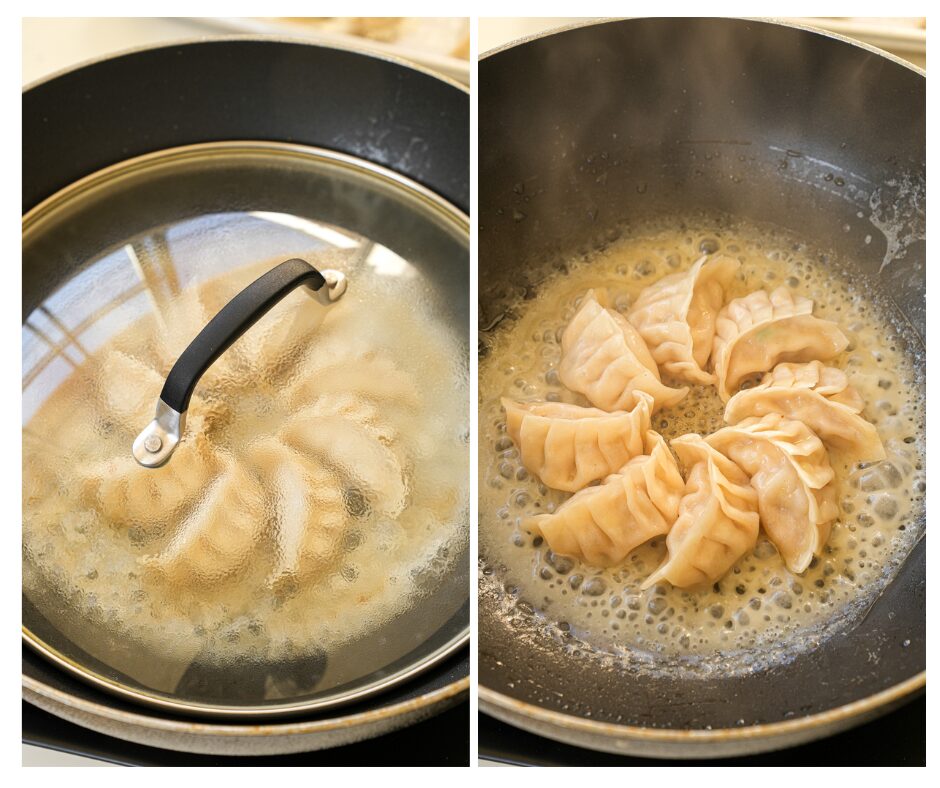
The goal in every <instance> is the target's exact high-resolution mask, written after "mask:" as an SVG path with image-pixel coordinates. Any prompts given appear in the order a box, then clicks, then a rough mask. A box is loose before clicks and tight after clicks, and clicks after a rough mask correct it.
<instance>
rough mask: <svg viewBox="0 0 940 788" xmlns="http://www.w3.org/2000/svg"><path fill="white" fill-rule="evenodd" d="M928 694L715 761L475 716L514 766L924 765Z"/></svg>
mask: <svg viewBox="0 0 940 788" xmlns="http://www.w3.org/2000/svg"><path fill="white" fill-rule="evenodd" d="M926 731H927V699H926V695H921V696H920V697H919V698H916V699H915V700H912V701H911V702H910V703H908V704H906V705H905V706H902V707H901V708H899V709H896V710H895V711H893V712H891V713H890V714H886V715H884V716H883V717H879V718H878V719H876V720H873V721H871V722H869V723H866V724H865V725H861V726H859V727H858V728H853V729H852V730H849V731H845V732H844V733H840V734H837V735H835V736H831V737H829V738H827V739H821V740H820V741H816V742H811V743H809V744H804V745H802V746H800V747H791V748H790V749H786V750H780V751H778V752H769V753H764V754H762V755H751V756H747V757H743V758H725V759H719V760H694V761H666V760H657V759H652V758H631V757H626V756H622V755H611V754H608V753H602V752H594V751H593V750H584V749H581V748H580V747H572V746H570V745H567V744H561V743H559V742H556V741H552V740H551V739H543V738H541V737H539V736H535V735H534V734H531V733H527V732H526V731H523V730H520V729H519V728H515V727H513V726H511V725H506V724H505V723H502V722H499V721H498V720H496V719H494V718H492V717H489V716H487V715H485V714H480V718H479V743H480V758H481V759H484V760H488V761H498V762H501V763H505V764H512V765H517V766H660V765H672V766H707V765H715V766H924V765H926V763H927V733H926Z"/></svg>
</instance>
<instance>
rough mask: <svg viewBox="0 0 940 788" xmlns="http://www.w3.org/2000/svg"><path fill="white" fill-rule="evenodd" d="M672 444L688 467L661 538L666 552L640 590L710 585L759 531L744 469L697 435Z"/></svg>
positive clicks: (752, 493) (748, 548) (753, 541)
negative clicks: (673, 512) (675, 511)
mask: <svg viewBox="0 0 940 788" xmlns="http://www.w3.org/2000/svg"><path fill="white" fill-rule="evenodd" d="M672 447H673V448H674V449H675V450H676V453H677V454H678V455H679V459H680V460H682V462H683V463H685V465H686V467H688V468H691V470H690V471H689V478H688V480H687V481H686V485H685V495H684V496H683V497H682V501H681V502H680V503H679V518H678V519H677V520H676V524H675V525H674V526H673V527H672V530H670V531H669V535H668V536H667V537H666V547H667V548H668V550H669V555H668V556H667V558H666V560H665V561H663V563H662V565H661V566H660V567H659V568H658V569H657V570H656V571H655V572H653V574H651V575H650V576H649V577H648V578H647V579H646V581H645V582H644V583H643V588H649V587H650V586H651V585H654V584H655V583H658V582H659V581H661V580H667V581H669V582H670V583H672V585H674V586H677V587H679V588H693V587H695V586H701V585H704V584H706V583H714V582H715V581H716V580H719V579H721V578H722V577H723V576H724V575H725V573H726V572H727V571H728V570H729V569H731V567H732V566H734V564H735V563H736V562H737V560H738V559H739V558H741V556H743V555H744V554H745V553H748V552H750V551H751V550H753V549H754V545H756V544H757V532H758V531H759V530H760V517H759V516H758V513H757V493H756V492H755V491H754V488H753V487H751V485H750V482H749V479H748V477H747V474H745V473H744V471H742V470H741V469H740V468H739V467H738V466H737V465H735V464H734V463H733V462H732V461H731V460H729V459H728V458H727V457H725V456H724V455H723V454H721V453H720V452H718V451H716V450H715V449H713V448H712V447H711V446H709V445H708V444H707V443H706V442H705V441H704V440H703V439H702V437H701V435H683V436H682V437H680V438H676V439H675V440H674V441H672Z"/></svg>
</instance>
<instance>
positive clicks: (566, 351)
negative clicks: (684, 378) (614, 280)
mask: <svg viewBox="0 0 940 788" xmlns="http://www.w3.org/2000/svg"><path fill="white" fill-rule="evenodd" d="M606 305H607V293H606V292H605V291H603V290H597V291H595V290H589V291H588V292H587V294H586V295H585V296H584V299H583V300H582V302H581V306H580V307H579V308H578V311H577V312H576V313H575V315H574V317H573V318H572V319H571V322H570V323H568V326H567V328H565V331H564V333H563V334H562V337H561V363H560V364H559V367H558V376H559V378H560V379H561V382H562V383H564V384H565V386H567V387H568V388H569V389H571V390H572V391H576V392H578V393H579V394H583V395H584V396H585V397H587V398H588V400H589V401H590V402H591V404H592V405H594V406H595V407H598V408H600V409H601V410H606V411H614V410H630V409H632V408H633V407H634V406H635V405H636V403H637V397H636V392H638V391H642V392H645V393H646V394H649V395H650V396H651V397H652V398H653V408H652V409H653V411H654V412H655V411H657V410H659V409H660V408H668V407H670V406H672V405H675V404H676V403H677V402H679V401H680V400H682V398H683V397H685V395H686V394H688V392H689V390H688V389H687V388H684V387H683V388H679V389H673V388H669V386H666V385H664V384H663V383H662V382H661V380H660V377H659V368H658V367H657V366H656V362H655V361H654V360H653V357H652V355H650V351H649V348H647V346H646V343H645V342H644V341H643V337H641V336H640V334H639V332H637V330H636V329H635V328H634V327H633V326H632V325H631V324H630V323H629V321H627V320H626V318H624V317H623V315H621V314H619V313H617V312H615V311H613V310H611V309H607V308H606Z"/></svg>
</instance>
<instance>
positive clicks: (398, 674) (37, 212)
mask: <svg viewBox="0 0 940 788" xmlns="http://www.w3.org/2000/svg"><path fill="white" fill-rule="evenodd" d="M254 153H268V154H274V155H280V156H306V157H313V158H315V159H317V160H319V161H322V162H326V163H327V164H328V165H329V166H333V167H336V168H338V169H343V170H350V171H356V172H360V173H365V174H366V175H367V176H369V177H370V178H372V179H374V180H376V181H378V182H379V183H381V184H382V185H384V186H386V187H390V188H392V189H395V190H398V191H401V192H404V193H406V194H407V195H408V196H409V197H411V198H412V199H417V200H418V201H419V203H420V204H421V206H422V208H423V209H424V210H428V211H429V212H430V213H432V214H433V215H434V216H435V218H437V219H438V220H440V221H444V222H446V223H448V224H449V225H450V226H451V227H452V228H453V229H454V230H456V231H458V232H460V233H461V234H466V235H467V240H468V244H469V242H470V240H471V239H470V217H469V216H468V215H467V214H466V213H464V212H463V211H462V210H461V209H460V208H458V207H457V206H456V205H454V204H453V203H452V202H450V201H449V200H447V199H446V198H445V197H443V196H442V195H440V194H438V193H437V192H434V191H433V190H431V189H429V188H428V187H426V186H423V185H421V184H420V183H417V182H416V181H414V180H412V179H411V178H409V177H408V176H406V175H403V174H401V173H399V172H396V171H394V170H391V169H389V168H388V167H384V166H382V165H380V164H376V163H374V162H372V161H369V160H367V159H361V158H359V157H356V156H352V155H350V154H346V153H341V152H339V151H334V150H331V149H328V148H322V147H318V146H313V145H304V144H300V143H288V142H281V141H276V140H215V141H210V142H199V143H192V144H189V145H180V146H175V147H172V148H164V149H160V150H157V151H151V152H149V153H144V154H141V155H139V156H132V157H130V158H128V159H124V160H122V161H119V162H116V163H114V164H110V165H108V166H106V167H103V168H101V169H99V170H96V171H95V172H92V173H90V174H88V175H86V176H84V177H82V178H80V179H79V180H77V181H74V182H72V183H70V184H68V185H67V186H65V187H63V188H62V189H60V190H58V191H56V192H55V193H53V194H51V195H50V196H49V197H47V198H46V199H44V200H42V201H41V202H39V203H38V204H37V205H35V206H33V207H32V208H31V209H30V210H28V211H27V212H26V213H24V214H23V216H22V229H23V232H26V231H27V230H28V229H29V228H31V227H32V226H33V225H34V224H36V223H39V222H41V221H42V220H43V218H44V217H45V216H46V215H48V214H49V213H50V212H52V211H54V210H55V209H56V206H58V205H59V204H61V203H62V202H64V201H68V200H71V199H74V198H75V197H81V195H82V194H83V193H85V192H88V191H93V190H94V189H96V188H98V187H99V186H100V185H101V184H102V183H107V182H109V181H110V180H112V179H114V178H121V177H126V176H127V175H130V174H134V173H136V172H138V171H140V170H142V169H147V168H149V167H153V166H155V165H156V166H160V165H162V164H165V163H166V162H168V161H169V162H174V161H179V160H181V159H182V160H185V159H187V158H193V157H197V158H198V157H201V156H205V155H210V156H215V155H223V156H237V155H239V154H242V155H244V154H248V155H251V154H254ZM470 548H471V545H470V544H468V548H467V549H468V551H469V550H470ZM469 599H470V589H469V586H468V589H467V597H466V599H465V600H464V602H463V604H462V606H461V607H463V606H466V605H468V604H469ZM459 612H460V608H459V609H458V610H457V612H456V613H455V615H458V614H459ZM21 641H22V642H23V643H25V644H26V645H27V646H29V647H30V648H31V649H32V650H33V651H35V652H36V653H37V654H39V655H40V656H42V657H43V658H44V659H45V660H47V661H48V662H49V663H50V664H52V665H55V666H56V667H58V668H59V669H61V670H64V671H65V672H67V673H69V674H70V675H73V676H75V677H77V678H78V679H80V680H81V681H83V682H85V683H86V684H90V685H92V686H95V687H97V688H99V689H101V690H103V691H105V692H108V693H111V694H112V695H115V696H117V697H122V698H125V699H129V700H131V701H133V702H136V703H139V704H141V705H143V706H148V707H151V708H157V709H160V710H162V711H173V712H177V713H184V714H191V715H195V716H201V717H204V718H207V719H250V718H258V717H263V718H269V719H270V718H274V717H289V716H296V715H298V714H303V713H306V712H319V711H323V710H328V709H332V708H336V707H339V706H343V705H347V704H349V703H352V702H355V701H360V700H364V699H367V698H370V697H373V696H375V695H377V694H380V693H382V692H384V691H386V690H388V689H391V688H392V687H395V686H400V685H401V684H403V683H406V682H408V681H410V680H412V679H413V678H414V677H415V676H417V675H419V674H421V673H423V672H424V671H425V670H427V669H429V668H431V667H433V666H435V665H438V664H440V663H441V662H442V661H443V660H444V659H446V658H447V657H449V656H450V655H452V654H454V653H456V652H457V651H458V650H459V649H461V648H462V647H464V646H466V645H467V644H468V643H469V642H470V620H469V616H468V619H467V622H466V625H465V626H463V627H462V628H460V629H459V630H458V631H457V632H456V634H454V635H453V636H452V637H451V638H450V639H448V640H447V641H446V642H444V643H442V644H441V645H439V646H438V647H437V648H436V649H434V650H433V651H431V652H430V653H428V654H426V655H425V656H423V657H422V658H421V659H420V660H418V661H416V662H414V663H413V664H410V665H408V666H406V667H404V668H402V669H400V670H397V671H395V672H394V673H392V674H390V675H388V676H384V677H378V678H373V680H371V681H369V682H368V683H366V684H363V685H362V686H360V687H358V688H357V689H356V690H355V691H352V692H347V693H344V694H340V695H336V696H334V695H329V694H328V695H326V696H325V697H323V698H320V699H313V700H306V701H298V702H294V703H285V704H279V705H277V704H274V705H269V706H227V705H224V704H204V703H197V702H192V701H185V700H179V699H171V698H169V697H161V696H160V695H158V694H156V693H155V692H149V691H146V690H144V689H135V688H133V687H130V686H126V685H124V684H122V683H121V682H119V681H115V680H113V679H109V678H107V677H106V676H103V675H101V674H100V673H98V672H96V671H94V670H91V669H88V668H87V667H84V666H82V665H80V664H79V663H77V662H75V661H74V660H72V659H70V658H69V657H67V656H65V655H64V654H62V653H61V652H60V651H59V650H58V649H56V648H54V647H52V646H51V645H50V644H48V643H46V642H45V641H44V640H43V639H42V638H40V637H38V636H37V635H36V634H35V633H33V632H32V631H31V630H30V629H29V627H28V626H26V625H25V624H22V625H21ZM26 678H27V677H26V676H24V680H25V679H26ZM366 678H368V677H366Z"/></svg>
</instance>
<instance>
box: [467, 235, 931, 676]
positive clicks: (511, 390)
mask: <svg viewBox="0 0 940 788" xmlns="http://www.w3.org/2000/svg"><path fill="white" fill-rule="evenodd" d="M676 226H679V223H678V222H676V223H673V225H672V227H669V226H667V225H666V223H665V222H662V223H659V224H655V225H654V224H651V225H648V226H646V227H644V228H643V229H642V230H641V231H638V232H633V233H631V234H630V237H628V238H627V237H625V238H623V239H621V240H618V241H616V242H614V243H613V244H611V245H610V246H608V247H607V248H606V249H605V250H603V251H601V252H596V253H593V254H590V255H587V256H585V257H583V258H580V259H576V260H571V261H566V262H565V265H564V266H563V268H564V270H563V272H561V273H559V272H558V270H557V269H558V266H557V265H556V266H554V267H553V268H552V270H551V271H550V272H548V273H547V274H546V277H545V279H544V280H543V281H542V282H541V284H540V285H539V288H538V292H537V293H536V295H535V297H534V298H533V299H531V300H527V301H526V302H525V304H524V305H520V304H518V303H517V304H510V303H508V302H507V304H505V305H504V306H505V313H506V314H518V315H520V317H518V319H516V320H515V321H514V322H512V323H511V324H508V321H504V322H503V323H501V324H499V326H498V327H497V328H496V330H494V331H493V332H492V333H490V334H487V336H486V340H485V348H486V353H485V355H484V356H483V358H481V361H480V420H479V440H480V449H479V490H480V493H479V497H480V554H481V556H483V558H482V559H481V567H480V570H481V571H480V581H481V594H482V595H483V597H485V598H486V599H487V603H488V604H493V605H496V606H497V607H498V608H499V609H500V610H501V612H502V613H503V614H504V615H505V616H506V617H507V618H508V620H509V622H510V624H511V625H512V626H513V628H514V629H515V630H516V632H517V633H518V634H519V636H520V637H531V638H533V642H535V641H538V642H544V638H545V637H548V638H550V639H552V640H555V641H556V642H558V643H559V644H561V645H562V646H563V647H565V648H566V649H568V650H570V651H574V652H577V653H579V654H581V653H589V654H595V655H599V656H601V657H605V656H609V657H616V658H618V659H620V658H623V657H625V656H627V657H629V658H630V659H631V660H632V661H633V662H635V663H637V664H641V665H642V664H646V665H648V666H649V667H650V669H655V670H682V671H691V672H693V673H699V672H704V673H706V674H707V673H708V672H709V671H711V670H717V669H720V670H721V672H722V673H725V674H727V673H729V672H736V671H745V670H753V669H755V666H756V665H768V664H772V663H773V662H774V661H776V660H779V659H785V658H787V657H788V656H792V655H793V654H794V653H797V652H799V651H801V650H804V649H807V648H812V647H814V646H815V645H816V644H818V642H819V641H820V639H822V638H824V637H826V636H828V635H829V634H831V633H832V632H834V631H836V630H837V629H839V628H840V627H843V626H847V625H850V623H851V621H852V620H854V619H855V618H856V616H857V615H860V614H861V612H863V611H864V610H865V609H867V607H868V606H869V605H870V604H872V602H873V601H874V600H875V599H876V598H877V596H878V594H879V592H880V591H881V589H883V588H884V586H885V585H886V584H887V582H889V581H890V579H891V577H893V575H894V574H895V573H896V571H897V569H898V567H899V566H900V565H901V563H903V560H904V559H905V558H906V556H907V555H908V553H909V552H910V550H911V549H912V547H913V545H914V544H915V543H916V541H917V540H918V539H919V538H920V536H921V535H922V533H923V527H924V525H923V524H924V507H925V490H926V475H925V470H924V467H925V461H924V457H925V446H924V418H925V411H924V407H925V403H924V400H923V377H922V374H923V372H922V370H923V368H924V367H923V363H922V360H923V359H922V357H921V354H922V352H923V349H922V345H921V344H920V343H919V341H918V339H917V337H916V336H914V335H913V333H912V332H911V329H910V327H909V326H908V324H907V323H906V321H904V320H903V319H901V317H900V315H897V314H896V313H895V312H892V311H890V310H891V309H893V307H891V308H887V307H886V306H885V305H884V304H883V303H881V302H880V301H879V299H878V297H877V296H876V295H873V294H872V292H870V290H868V289H866V287H865V284H864V283H863V282H859V281H858V280H857V279H854V280H853V279H850V278H849V277H848V276H847V275H846V274H845V272H844V271H842V270H841V269H840V267H839V265H838V263H837V262H835V261H833V260H832V259H830V258H829V256H827V255H821V254H819V253H818V252H816V251H815V250H812V249H809V248H808V247H806V246H805V245H804V244H801V243H799V242H798V241H797V240H796V239H794V238H793V237H791V236H790V235H788V234H786V233H784V232H782V231H780V230H778V229H775V228H766V227H753V226H745V225H737V224H735V225H732V226H730V227H725V228H724V229H720V230H719V229H717V227H716V225H715V224H714V223H709V222H705V221H699V222H693V221H684V222H682V226H683V230H682V231H681V232H678V233H677V231H676V229H675V228H676ZM723 226H724V225H723ZM715 251H720V252H722V253H723V254H727V255H730V256H733V257H736V258H738V259H739V260H740V261H741V268H740V269H739V272H738V275H737V277H736V278H735V280H734V282H733V283H732V285H731V288H730V291H729V292H728V293H727V294H726V300H730V299H732V298H737V297H740V296H742V295H745V294H747V293H749V292H751V291H753V290H756V289H760V288H763V289H767V290H772V289H774V288H776V287H779V286H781V285H783V286H786V287H788V288H791V289H792V290H793V291H794V292H795V293H798V294H799V295H802V296H805V297H807V298H811V299H813V301H814V302H815V309H814V314H815V315H816V316H818V317H822V318H825V319H828V320H832V321H833V322H835V323H837V324H838V325H839V327H840V328H841V329H842V331H843V332H844V333H845V335H846V336H847V337H848V339H849V341H850V343H849V346H848V348H847V349H846V351H845V352H843V353H842V354H841V355H839V356H838V357H836V358H835V359H832V360H830V361H828V362H826V363H827V364H830V365H832V366H836V367H839V368H841V369H843V370H845V372H846V374H847V375H848V377H849V382H850V383H851V385H853V386H854V387H855V388H856V389H857V390H858V391H859V393H860V394H861V396H862V397H863V399H864V400H865V402H866V408H865V411H864V413H863V415H864V416H865V418H867V419H868V420H869V421H871V422H872V423H873V424H874V425H875V427H876V428H877V430H878V434H879V435H880V436H881V439H882V441H883V442H884V446H885V450H886V452H887V459H886V460H884V461H883V462H879V463H864V464H862V463H857V462H855V461H854V460H853V458H851V457H848V456H844V455H841V454H839V453H833V452H831V453H830V461H831V463H832V466H833V469H834V470H835V472H836V478H837V483H838V484H839V502H840V516H839V519H838V521H837V522H836V523H835V524H834V526H833V528H832V533H831V536H830V538H829V541H828V543H827V544H826V546H825V548H824V549H823V552H822V555H820V556H818V557H816V558H814V559H813V562H812V564H811V565H810V567H809V568H808V569H807V571H806V572H804V573H803V574H802V575H794V574H791V573H790V572H789V571H788V570H787V569H786V566H785V565H784V563H783V561H782V559H781V558H780V556H779V555H778V554H777V551H776V549H775V548H774V546H773V545H772V544H771V543H770V542H769V541H768V540H767V539H766V537H765V536H764V535H763V533H762V534H761V536H760V538H759V540H758V543H757V546H756V548H755V550H754V551H753V552H752V553H750V554H749V555H746V556H744V557H743V558H742V559H741V560H740V561H738V563H737V564H736V565H735V566H734V567H733V569H732V570H731V571H730V572H729V573H728V574H727V575H725V576H724V577H723V578H722V579H721V580H720V581H718V582H717V583H715V584H714V586H713V587H712V588H709V589H705V590H698V591H687V590H683V589H678V588H673V587H672V586H670V585H669V584H668V583H662V584H658V585H656V586H654V587H652V588H649V589H647V590H645V591H641V590H640V586H641V584H642V583H643V581H644V580H645V578H646V577H647V576H648V575H649V574H650V573H651V572H652V571H653V570H654V569H656V567H658V566H659V564H660V563H661V562H662V561H663V559H664V558H665V556H666V545H665V537H658V538H656V539H653V540H651V541H650V542H648V543H647V544H645V545H643V546H641V547H640V548H638V549H637V550H635V551H633V552H632V553H631V554H630V556H629V557H628V558H627V560H626V561H625V562H624V564H623V565H621V566H617V567H612V568H608V569H603V570H602V569H598V568H596V567H591V566H586V565H584V564H581V563H580V562H578V561H576V560H574V559H572V558H569V557H566V556H560V555H556V554H554V553H552V551H551V550H550V549H549V548H548V546H547V544H545V543H544V541H543V540H542V538H541V537H540V536H537V535H535V534H533V533H532V532H530V531H529V530H528V529H527V528H526V527H525V525H524V523H525V522H526V520H527V518H529V517H531V516H532V515H537V514H544V513H551V512H553V511H555V510H556V509H557V507H558V506H559V505H560V504H561V503H562V502H563V501H564V500H566V499H567V498H568V497H569V495H568V494H566V493H562V492H558V491H555V490H550V489H548V488H547V487H546V486H545V485H543V484H542V483H541V482H540V481H539V480H538V479H537V478H533V477H532V475H531V474H529V473H528V471H527V470H526V469H525V468H524V467H523V466H522V464H521V462H520V458H519V452H518V450H517V449H516V447H515V446H514V445H513V443H512V441H511V440H510V439H509V437H508V435H507V434H506V424H505V414H504V413H503V412H502V409H501V407H500V398H501V397H510V398H515V399H518V400H536V399H545V400H549V401H554V402H568V403H573V404H577V405H585V406H586V405H589V404H590V403H589V402H588V401H587V400H586V399H584V397H582V396H581V395H579V394H576V393H574V392H571V391H568V390H567V389H565V388H564V386H563V385H562V384H561V382H560V380H559V378H558V371H557V370H558V364H559V360H560V357H561V345H560V340H561V335H562V332H563V331H564V328H565V326H566V325H567V323H568V322H569V320H570V319H571V317H572V316H573V315H574V313H575V311H576V310H577V308H578V305H579V304H580V299H581V298H582V297H583V295H584V293H585V292H586V291H587V290H589V289H590V288H600V287H606V288H608V290H609V292H610V296H611V303H612V305H613V308H615V309H617V310H618V311H620V312H626V311H627V310H628V309H629V307H630V305H631V304H632V303H633V302H634V300H635V299H636V297H637V295H638V294H639V292H640V291H641V290H642V289H643V288H645V287H646V286H648V285H650V284H652V283H654V282H656V281H657V280H658V279H660V278H661V277H663V276H665V275H667V274H671V273H675V272H677V271H683V270H686V269H688V268H689V267H690V266H691V264H692V263H693V262H694V261H695V260H696V259H697V258H698V257H700V256H701V254H702V253H704V252H707V253H712V252H715ZM664 382H665V383H666V384H667V385H670V384H671V385H676V384H677V383H678V382H677V381H670V380H669V379H668V378H665V377H664ZM690 388H691V391H690V394H689V395H688V396H687V397H686V398H685V399H684V400H683V401H682V402H680V403H679V404H678V405H676V406H675V407H673V408H670V409H664V410H661V411H659V412H657V413H656V414H654V415H653V419H652V427H653V429H655V430H657V431H659V432H660V433H661V434H662V435H663V436H664V437H665V438H666V439H667V440H668V439H671V438H675V437H677V436H679V435H683V434H685V433H689V432H696V433H699V434H702V435H707V434H709V433H711V432H714V431H715V430H718V429H720V428H721V427H722V426H724V422H723V419H722V413H723V410H724V408H723V403H722V402H721V400H720V399H719V397H718V393H717V389H716V388H715V387H714V386H694V385H693V386H691V387H690Z"/></svg>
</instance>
